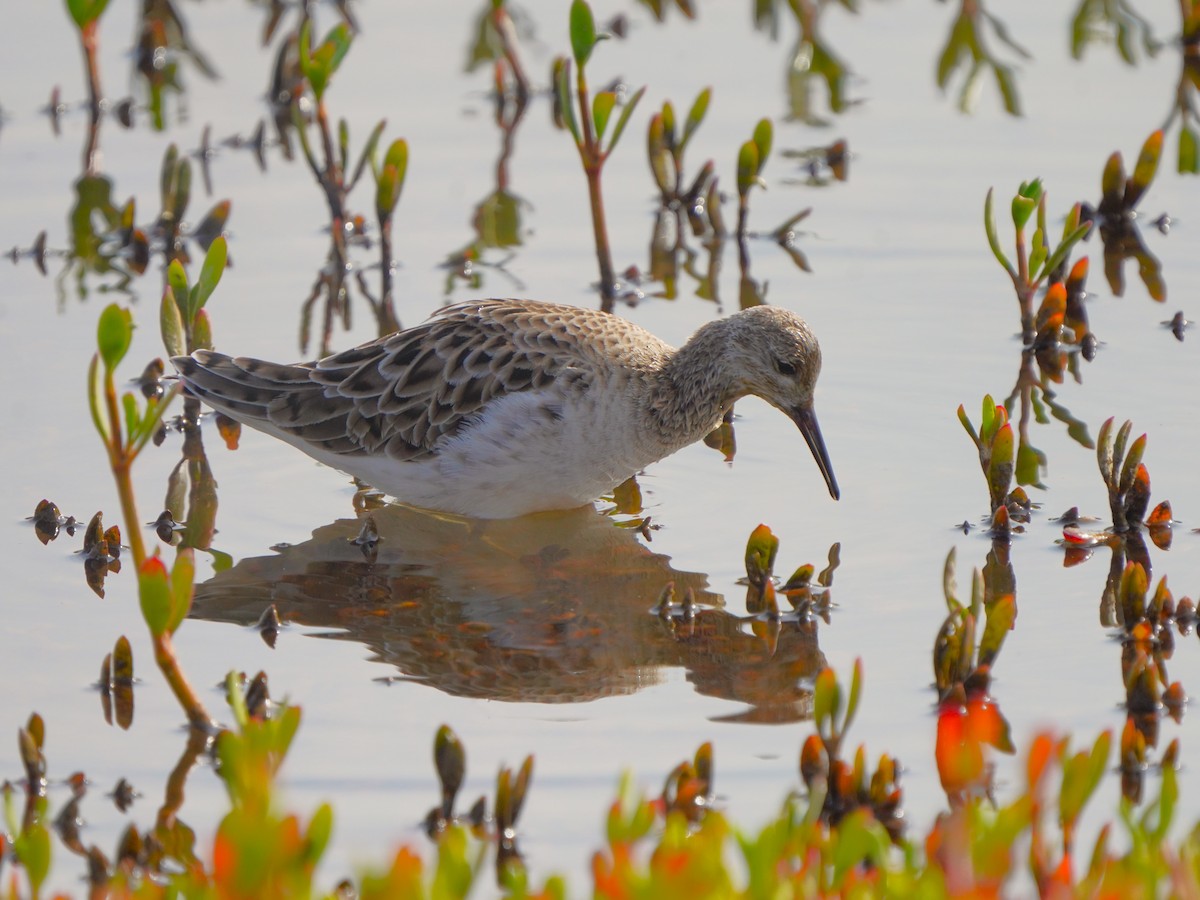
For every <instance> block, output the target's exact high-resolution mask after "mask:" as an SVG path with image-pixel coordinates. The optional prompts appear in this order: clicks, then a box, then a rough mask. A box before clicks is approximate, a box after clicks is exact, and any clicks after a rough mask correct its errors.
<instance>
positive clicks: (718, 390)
mask: <svg viewBox="0 0 1200 900" xmlns="http://www.w3.org/2000/svg"><path fill="white" fill-rule="evenodd" d="M725 321H726V320H723V319H722V320H717V321H715V322H710V323H708V324H707V325H705V326H703V327H702V328H701V329H700V330H699V331H697V332H696V333H695V334H694V335H693V336H692V338H691V340H689V341H688V342H687V343H686V344H684V345H683V346H682V347H681V348H680V349H679V350H677V351H676V352H675V353H674V354H673V355H672V356H671V358H670V359H669V360H667V362H666V363H665V364H664V365H663V367H662V369H661V370H660V371H659V373H658V376H657V378H656V380H655V382H656V383H655V384H654V387H653V390H652V393H651V396H650V397H649V398H648V399H649V406H650V412H651V415H653V416H654V418H655V419H656V420H657V422H658V423H659V425H660V427H661V428H662V430H663V433H664V434H670V435H673V436H676V437H678V440H679V445H680V446H683V445H685V444H690V443H692V442H693V441H697V440H699V439H700V438H702V437H704V435H706V434H708V432H709V431H711V430H712V429H713V428H714V427H715V426H716V424H717V423H718V422H719V421H720V419H721V417H722V416H723V415H724V414H725V413H726V412H727V411H728V410H729V409H730V407H732V406H733V403H734V401H735V400H737V399H738V398H739V397H741V396H743V395H744V394H745V391H744V390H739V389H738V386H737V385H736V384H735V382H734V379H733V376H732V369H731V367H730V366H729V365H728V363H727V355H728V352H729V342H728V339H727V336H726V335H725V334H724V331H725V328H724V324H725Z"/></svg>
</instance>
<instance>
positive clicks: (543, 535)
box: [192, 505, 824, 721]
mask: <svg viewBox="0 0 1200 900" xmlns="http://www.w3.org/2000/svg"><path fill="white" fill-rule="evenodd" d="M370 516H371V520H372V521H373V523H374V530H375V532H376V533H377V534H378V535H379V540H378V542H377V543H374V544H373V545H371V546H368V547H367V548H366V552H364V545H363V544H361V543H356V542H355V539H356V536H358V535H359V534H360V531H361V530H362V525H363V523H362V522H361V521H358V520H354V519H343V520H339V521H337V522H334V523H332V524H330V525H326V526H324V527H322V528H318V529H317V530H316V531H315V532H314V533H313V537H312V539H311V540H309V541H306V542H304V543H302V544H296V545H293V546H288V547H285V548H283V549H282V550H280V551H279V552H278V553H277V554H276V555H274V556H268V557H258V558H249V559H243V560H242V561H241V562H239V563H238V564H237V565H236V566H234V567H232V568H231V569H228V570H226V571H224V572H220V573H218V574H217V575H215V576H214V577H213V578H212V579H210V580H209V581H208V582H206V583H204V584H201V585H199V586H198V587H197V589H196V597H195V601H194V604H193V606H192V615H193V616H195V617H199V618H202V619H208V620H214V621H226V622H236V623H239V624H243V625H249V624H252V623H254V622H257V621H258V620H259V618H260V616H261V615H262V613H263V611H264V610H265V609H266V608H267V606H268V605H269V604H272V603H274V604H275V606H276V608H277V610H278V612H279V615H280V617H281V618H282V619H283V620H284V621H285V622H296V623H301V624H304V625H308V626H317V627H323V628H329V629H336V630H333V631H331V632H330V633H328V634H327V635H325V636H327V637H331V638H338V639H349V640H354V641H361V642H362V643H363V644H365V645H366V646H368V647H369V648H370V649H371V650H372V652H373V653H374V654H375V658H376V659H377V660H379V661H380V662H385V663H388V664H390V665H393V666H395V667H397V668H398V669H399V670H400V672H401V673H402V677H403V678H406V679H411V680H414V681H420V682H423V683H426V684H429V685H430V686H431V687H436V688H438V689H439V690H442V691H445V692H447V693H450V694H456V695H461V696H468V697H480V698H485V699H495V700H511V701H529V702H545V703H557V702H578V701H584V700H592V699H595V698H597V697H603V696H610V695H614V694H623V693H631V692H633V691H636V690H638V689H640V688H641V687H643V686H645V685H649V684H654V683H656V682H657V681H658V680H659V673H658V670H659V669H660V668H661V667H663V666H682V667H684V668H685V669H686V670H687V672H688V678H689V679H690V680H691V681H692V682H693V683H694V684H695V685H696V687H697V690H699V691H700V692H701V693H705V694H710V695H713V696H717V697H721V698H725V699H729V700H736V701H741V702H744V703H747V704H749V705H750V707H751V709H750V710H749V711H748V712H744V713H741V712H739V713H738V714H739V715H740V716H741V717H742V718H747V719H755V720H767V721H790V720H795V719H799V718H801V717H803V716H804V715H805V714H806V712H807V706H808V702H809V695H808V692H807V690H806V689H803V688H802V687H801V682H802V681H805V680H806V679H811V678H812V677H813V676H815V674H816V673H817V671H819V669H820V668H821V667H822V666H823V665H824V661H823V657H822V656H821V652H820V649H819V648H818V646H817V641H816V632H815V630H814V629H812V628H810V627H808V626H804V627H801V626H799V625H797V624H796V623H788V622H785V623H783V633H782V634H781V635H779V637H778V639H777V640H773V641H767V640H763V639H760V638H758V637H755V636H754V635H753V634H752V633H751V631H750V628H749V627H747V626H746V624H745V623H744V622H743V621H742V620H739V619H738V618H737V617H735V616H733V615H731V614H729V613H728V612H726V611H725V610H723V609H719V608H717V607H719V606H720V605H721V604H722V602H723V601H722V598H721V597H720V596H719V595H717V594H712V593H710V592H709V591H707V590H706V584H707V582H706V578H705V576H703V575H700V574H696V573H690V572H677V571H675V570H673V569H672V568H671V566H670V560H669V559H668V558H667V557H665V556H662V555H660V554H655V553H651V552H650V551H649V550H648V549H647V548H646V547H645V546H644V545H643V544H641V543H640V542H639V541H638V540H637V539H636V538H635V536H634V532H632V531H631V530H629V529H624V528H619V527H617V526H615V525H614V524H613V523H612V522H611V521H610V520H608V519H606V518H604V517H603V516H601V515H600V514H599V513H597V512H596V511H595V510H593V509H590V508H585V509H577V510H569V511H565V512H551V513H542V514H539V515H534V516H526V517H523V518H520V519H515V520H512V521H506V522H481V521H478V520H466V519H460V518H457V517H449V516H445V515H440V514H432V513H428V512H425V511H422V510H417V509H413V508H410V507H404V506H398V505H390V506H385V507H383V508H381V509H377V510H374V511H373V512H372V513H371V514H370ZM669 581H673V582H674V583H675V586H676V589H677V592H678V594H679V595H682V594H683V593H684V592H686V591H687V590H689V589H690V590H692V591H693V592H694V593H695V596H696V602H697V604H698V605H699V608H698V610H697V612H696V615H695V617H694V619H692V620H690V621H683V620H681V619H666V620H664V619H662V618H660V617H659V616H657V615H655V614H654V613H653V612H652V608H653V607H654V605H655V601H656V599H657V598H658V596H659V594H660V593H661V592H662V590H663V588H664V586H665V585H666V584H667V582H669Z"/></svg>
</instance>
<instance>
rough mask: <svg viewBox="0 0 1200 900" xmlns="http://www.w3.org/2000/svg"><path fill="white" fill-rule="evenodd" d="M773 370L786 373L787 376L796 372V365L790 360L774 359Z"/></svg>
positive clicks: (781, 373) (782, 373)
mask: <svg viewBox="0 0 1200 900" xmlns="http://www.w3.org/2000/svg"><path fill="white" fill-rule="evenodd" d="M775 371H777V372H778V373H779V374H780V375H786V376H788V377H789V378H790V377H791V376H793V375H795V374H796V367H795V366H793V365H792V364H791V363H790V362H784V361H783V360H782V359H777V360H775Z"/></svg>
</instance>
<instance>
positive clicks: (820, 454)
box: [791, 406, 842, 500]
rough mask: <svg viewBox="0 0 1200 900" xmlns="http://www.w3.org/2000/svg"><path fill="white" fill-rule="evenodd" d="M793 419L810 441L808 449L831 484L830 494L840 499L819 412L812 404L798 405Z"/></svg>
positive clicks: (792, 414)
mask: <svg viewBox="0 0 1200 900" xmlns="http://www.w3.org/2000/svg"><path fill="white" fill-rule="evenodd" d="M791 417H792V421H793V422H795V423H796V427H797V428H799V429H800V433H801V434H802V435H804V439H805V440H806V441H808V449H809V450H811V451H812V455H813V459H815V460H816V461H817V468H819V469H820V470H821V474H822V475H823V476H824V477H825V483H826V484H827V485H829V496H831V497H833V499H834V500H838V499H840V498H841V496H842V492H841V491H840V490H838V485H837V479H836V478H834V477H833V466H832V465H831V464H830V462H829V452H828V451H827V450H826V449H825V439H824V438H822V437H821V426H820V425H818V424H817V414H816V413H815V412H814V411H813V408H812V407H811V406H800V407H796V408H795V409H793V410H792V411H791Z"/></svg>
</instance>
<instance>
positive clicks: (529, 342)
mask: <svg viewBox="0 0 1200 900" xmlns="http://www.w3.org/2000/svg"><path fill="white" fill-rule="evenodd" d="M173 362H174V364H175V366H176V368H177V369H178V370H179V372H180V374H181V376H182V377H183V380H184V382H185V383H186V384H187V387H188V389H189V390H190V391H191V392H192V393H193V394H195V395H197V396H199V397H201V398H202V399H203V400H205V401H206V402H207V403H208V404H209V405H210V406H212V407H214V408H215V409H218V410H220V411H221V412H223V413H226V414H227V415H229V416H232V417H233V418H235V419H238V420H239V421H241V422H243V423H245V424H247V425H250V426H252V427H254V428H257V429H259V430H261V431H265V432H266V433H268V434H271V435H274V436H275V437H278V438H282V439H283V440H285V441H287V442H288V443H290V444H293V445H294V446H296V447H299V448H300V449H301V450H303V451H304V452H305V453H307V454H309V455H310V456H312V457H314V458H316V459H318V460H320V461H321V462H324V463H326V464H328V465H331V466H334V467H335V468H338V469H341V470H343V471H346V472H349V473H350V474H352V475H355V476H357V477H358V478H361V479H362V480H364V481H366V482H367V483H369V484H371V485H373V486H375V487H377V488H379V489H380V490H382V491H385V492H386V493H388V494H391V495H392V496H394V497H396V498H397V499H399V500H402V501H404V502H405V503H410V504H412V505H414V506H420V507H425V508H428V509H439V510H445V511H447V512H455V513H460V514H462V515H470V516H475V517H479V518H488V519H493V518H508V517H512V516H519V515H524V514H526V513H530V512H538V511H542V510H548V509H570V508H574V507H577V506H581V505H583V504H585V503H588V502H589V501H591V500H594V499H595V498H596V497H599V496H600V495H601V494H603V493H605V492H606V491H610V490H612V488H613V487H615V486H616V485H618V484H620V483H621V482H623V481H625V480H626V479H627V478H629V477H630V476H631V475H633V474H635V473H636V472H638V471H640V470H641V469H643V468H644V467H646V466H647V465H649V464H650V463H653V462H655V461H657V460H660V459H662V458H663V457H665V456H668V455H670V454H671V453H674V452H675V451H676V450H679V449H680V448H681V447H685V446H687V445H688V444H691V443H693V442H695V441H697V440H699V439H700V438H702V437H704V435H705V434H707V433H708V432H710V431H711V430H712V429H713V428H714V427H716V425H717V424H718V423H719V422H720V421H721V418H722V417H723V416H724V415H725V414H726V413H727V412H728V411H729V410H730V409H731V408H732V406H733V403H734V401H736V400H737V399H738V398H740V397H744V396H746V395H747V394H755V395H757V396H759V397H761V398H763V399H764V400H766V401H767V402H768V403H770V404H772V405H773V406H776V407H778V408H779V409H781V410H783V411H784V412H785V413H787V415H788V416H789V417H791V419H792V420H793V421H794V422H795V423H796V425H797V426H798V427H799V428H800V431H801V433H802V434H803V435H804V437H805V439H806V440H807V441H808V445H809V447H810V449H811V450H812V452H813V456H814V457H815V458H816V460H817V465H818V466H819V467H820V470H821V474H822V475H823V476H824V478H825V482H826V484H827V485H828V487H829V492H830V494H832V495H833V497H834V498H836V497H838V487H837V482H836V480H835V479H834V476H833V468H832V466H831V465H830V462H829V456H828V454H827V452H826V450H825V443H824V441H823V440H822V438H821V431H820V428H819V427H818V425H817V418H816V415H815V413H814V412H813V388H814V386H815V385H816V381H817V375H818V374H819V372H820V369H821V351H820V348H819V347H818V346H817V339H816V337H814V336H813V333H812V332H811V331H810V330H809V328H808V326H807V325H806V324H805V323H804V321H803V320H801V319H800V318H799V317H798V316H796V315H795V314H793V313H790V312H788V311H787V310H783V309H779V308H776V307H768V306H760V307H754V308H751V309H747V310H744V311H742V312H739V313H736V314H734V315H732V316H730V317H728V318H725V319H718V320H716V321H713V322H709V323H708V324H706V325H704V326H703V327H702V328H701V329H700V330H699V331H697V332H696V334H695V335H693V337H692V338H691V340H689V341H688V342H687V344H685V345H684V347H683V348H682V349H680V350H678V351H677V350H675V349H673V348H672V347H670V346H668V345H667V344H665V343H663V342H662V341H660V340H659V339H658V338H656V337H655V336H654V335H652V334H650V333H649V332H648V331H645V330H644V329H642V328H640V327H638V326H637V325H634V324H633V323H631V322H628V321H626V320H625V319H622V318H620V317H619V316H614V315H611V314H609V313H604V312H597V311H595V310H586V309H580V308H578V307H572V306H560V305H557V304H548V303H536V302H531V301H521V300H492V301H485V302H478V303H463V304H459V305H457V306H451V307H449V308H447V309H444V310H441V311H440V312H438V313H437V314H436V315H434V316H433V317H432V318H431V319H429V320H428V321H427V322H425V323H423V324H421V325H418V326H416V327H415V328H410V329H408V330H407V331H401V332H397V333H396V334H393V335H390V336H389V337H385V338H380V339H379V340H376V341H372V342H370V343H367V344H364V345H362V346H361V347H356V348H354V349H352V350H346V351H344V352H342V353H338V354H335V355H333V356H330V357H327V358H325V359H323V360H320V361H319V362H312V363H304V364H300V365H279V364H276V363H268V362H263V361H261V360H254V359H243V358H236V359H234V358H231V357H228V356H224V355H222V354H219V353H213V352H211V351H205V350H202V351H198V352H197V353H195V354H194V355H193V356H191V357H177V358H175V359H174V360H173Z"/></svg>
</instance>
